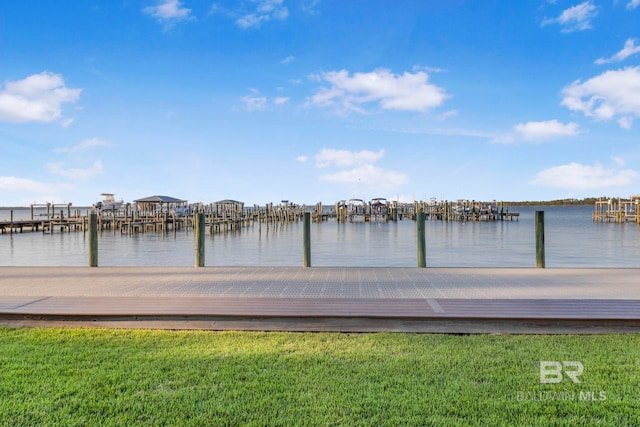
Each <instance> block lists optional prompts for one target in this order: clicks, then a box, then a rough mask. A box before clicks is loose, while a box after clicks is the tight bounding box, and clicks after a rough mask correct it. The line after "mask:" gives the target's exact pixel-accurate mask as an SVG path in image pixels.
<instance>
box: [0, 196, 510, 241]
mask: <svg viewBox="0 0 640 427" xmlns="http://www.w3.org/2000/svg"><path fill="white" fill-rule="evenodd" d="M352 200H355V199H352ZM357 200H359V199H357ZM381 200H382V199H374V201H372V202H369V203H368V204H367V203H365V202H364V201H362V200H360V202H361V204H360V205H358V206H353V205H347V204H345V203H343V202H344V201H341V202H338V203H336V204H335V206H333V207H329V209H327V206H325V205H323V204H322V203H321V202H319V203H317V204H316V205H315V206H305V205H302V206H300V205H294V204H290V203H287V204H280V205H274V204H273V203H269V204H267V205H265V206H257V205H256V206H252V207H245V206H244V204H242V203H239V202H233V201H229V202H225V203H214V204H210V205H197V206H192V207H190V208H189V210H188V211H187V212H184V213H177V212H176V211H174V210H164V211H163V210H159V211H142V210H133V209H130V208H129V207H128V206H125V207H123V208H121V209H119V210H117V211H115V210H114V211H108V210H107V211H98V229H99V230H100V232H109V231H110V232H113V233H117V232H120V233H122V234H132V233H144V232H161V233H169V232H173V233H175V232H177V231H181V230H184V231H188V230H192V229H194V224H195V214H196V213H203V214H204V215H205V226H206V229H207V230H208V232H209V234H214V233H224V232H228V231H235V230H238V229H240V228H242V227H248V226H254V225H257V226H258V227H261V226H262V225H263V224H264V225H265V226H269V225H271V224H283V223H290V222H296V221H301V220H302V217H303V215H304V213H305V212H310V213H311V218H312V220H313V221H314V222H324V221H327V220H329V219H336V220H337V221H338V222H354V221H364V222H375V221H402V220H414V221H415V220H416V217H417V213H418V212H424V213H425V218H426V219H427V220H441V221H505V220H514V219H515V220H518V219H519V215H520V214H519V213H515V212H509V208H505V207H504V206H503V205H501V204H500V205H499V204H496V202H491V203H484V202H475V201H471V202H470V201H458V202H447V201H444V202H438V203H435V202H414V203H398V202H389V201H384V203H383V202H381ZM232 202H233V203H232ZM31 210H32V213H31V218H30V219H21V220H14V219H13V212H12V218H11V219H9V220H8V221H7V220H4V221H0V234H13V233H22V232H25V231H42V232H43V233H50V234H51V233H55V232H70V231H83V232H84V231H87V228H88V215H87V214H84V215H83V214H81V211H80V210H72V209H71V204H67V205H63V209H57V208H56V207H55V206H53V207H50V206H49V205H47V210H46V214H44V216H36V215H34V213H33V212H34V206H32V207H31Z"/></svg>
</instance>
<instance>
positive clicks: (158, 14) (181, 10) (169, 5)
mask: <svg viewBox="0 0 640 427" xmlns="http://www.w3.org/2000/svg"><path fill="white" fill-rule="evenodd" d="M142 11H143V12H144V13H146V14H147V15H150V16H152V17H154V18H156V20H157V21H158V22H160V23H162V24H164V26H165V29H169V28H171V27H172V26H173V25H175V24H176V23H178V22H181V21H187V20H190V19H193V18H192V17H191V9H188V8H186V7H183V6H182V2H181V1H180V0H164V1H161V2H159V3H158V4H157V5H156V6H148V7H145V8H144V9H142Z"/></svg>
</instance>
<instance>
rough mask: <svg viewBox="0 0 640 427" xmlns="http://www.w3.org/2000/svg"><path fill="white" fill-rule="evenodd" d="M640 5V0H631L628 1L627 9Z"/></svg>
mask: <svg viewBox="0 0 640 427" xmlns="http://www.w3.org/2000/svg"><path fill="white" fill-rule="evenodd" d="M638 6H640V0H629V3H627V9H635V8H636V7H638Z"/></svg>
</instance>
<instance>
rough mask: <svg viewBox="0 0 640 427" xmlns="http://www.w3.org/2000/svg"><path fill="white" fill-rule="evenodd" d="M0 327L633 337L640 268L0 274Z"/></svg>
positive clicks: (638, 317)
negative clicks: (620, 334) (616, 334)
mask: <svg viewBox="0 0 640 427" xmlns="http://www.w3.org/2000/svg"><path fill="white" fill-rule="evenodd" d="M0 322H2V323H4V324H8V325H17V326H83V327H86V326H93V327H125V328H169V329H213V330H222V329H248V330H291V331H298V330H300V331H306V330H314V331H316V330H328V331H360V332H367V331H412V332H454V333H476V332H481V333H606V332H639V331H640V269H573V268H571V269H533V268H399V267H391V268H386V267H311V268H303V267H204V268H195V267H98V268H89V267H0Z"/></svg>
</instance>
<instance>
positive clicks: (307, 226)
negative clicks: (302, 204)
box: [303, 212, 311, 267]
mask: <svg viewBox="0 0 640 427" xmlns="http://www.w3.org/2000/svg"><path fill="white" fill-rule="evenodd" d="M303 230H304V232H303V244H304V246H303V248H304V250H303V256H304V266H305V267H311V213H310V212H305V213H304V224H303Z"/></svg>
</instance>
